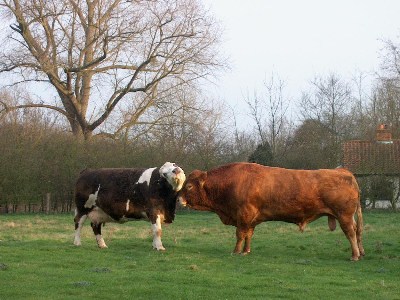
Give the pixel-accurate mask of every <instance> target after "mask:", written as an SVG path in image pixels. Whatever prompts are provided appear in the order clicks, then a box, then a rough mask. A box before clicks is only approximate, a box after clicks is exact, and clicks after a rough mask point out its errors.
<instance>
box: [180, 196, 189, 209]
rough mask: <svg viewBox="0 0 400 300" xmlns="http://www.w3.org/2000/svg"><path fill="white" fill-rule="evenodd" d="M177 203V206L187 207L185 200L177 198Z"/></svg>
mask: <svg viewBox="0 0 400 300" xmlns="http://www.w3.org/2000/svg"><path fill="white" fill-rule="evenodd" d="M178 201H179V204H180V205H182V206H183V207H185V206H186V205H187V202H186V200H185V199H183V198H182V197H178Z"/></svg>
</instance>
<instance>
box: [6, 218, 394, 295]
mask: <svg viewBox="0 0 400 300" xmlns="http://www.w3.org/2000/svg"><path fill="white" fill-rule="evenodd" d="M399 217H400V214H398V213H382V212H365V213H364V222H365V228H364V247H365V250H366V256H365V257H364V258H363V259H362V260H361V261H359V262H351V261H350V260H349V259H350V256H351V250H350V245H349V242H348V241H347V239H346V238H345V236H344V234H343V232H342V231H341V230H340V227H338V228H337V229H336V231H334V232H330V231H329V229H328V227H327V220H326V218H321V219H319V220H317V221H315V222H314V223H311V224H310V225H309V226H308V227H307V228H306V230H305V231H304V232H303V233H301V232H299V231H298V228H297V226H295V225H293V224H287V223H282V222H267V223H263V224H260V225H259V226H257V227H256V230H255V234H254V237H253V242H252V252H251V253H250V254H249V255H246V256H241V255H233V254H232V253H231V252H232V250H233V248H234V245H235V228H234V227H231V226H225V225H223V224H222V223H221V221H220V220H219V218H218V217H217V216H216V215H215V214H213V213H206V212H193V211H184V212H179V213H178V215H177V216H176V220H175V222H174V223H173V224H171V225H170V226H164V227H163V237H162V240H163V244H164V246H165V247H166V248H167V251H165V252H157V251H155V250H153V249H152V246H151V242H152V237H151V230H150V224H149V223H147V222H131V223H126V224H107V225H106V226H105V227H104V228H102V230H103V236H104V239H105V241H106V243H107V245H108V247H109V248H107V249H99V248H98V247H97V244H96V240H95V237H94V235H93V232H92V230H91V228H90V224H89V222H87V223H86V224H85V226H84V228H83V231H82V246H80V247H76V246H74V245H73V235H74V224H73V216H72V215H0V282H1V284H0V295H1V296H0V298H1V299H55V298H57V299H78V298H82V299H98V298H102V299H115V298H119V299H132V298H135V299H154V298H160V297H162V298H165V299H200V298H201V299H298V298H299V297H306V298H309V299H329V298H335V299H398V297H399V296H398V295H400V285H399V284H398V278H400V231H399V230H398V223H399Z"/></svg>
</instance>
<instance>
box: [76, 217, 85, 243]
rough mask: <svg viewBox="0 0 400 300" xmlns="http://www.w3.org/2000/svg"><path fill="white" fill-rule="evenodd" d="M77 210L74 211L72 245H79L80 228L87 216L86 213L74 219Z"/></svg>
mask: <svg viewBox="0 0 400 300" xmlns="http://www.w3.org/2000/svg"><path fill="white" fill-rule="evenodd" d="M77 214H78V213H77V211H75V238H74V245H76V246H80V245H81V229H82V226H83V223H85V220H86V218H87V215H83V216H81V217H80V218H79V220H77V219H76V217H77Z"/></svg>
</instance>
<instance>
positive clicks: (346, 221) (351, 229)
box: [339, 216, 360, 261]
mask: <svg viewBox="0 0 400 300" xmlns="http://www.w3.org/2000/svg"><path fill="white" fill-rule="evenodd" d="M339 223H340V227H341V228H342V230H343V232H344V234H345V235H346V237H347V239H348V240H349V242H350V245H351V250H352V256H351V260H353V261H357V260H358V259H359V257H360V250H359V249H358V243H357V237H356V231H355V226H356V225H355V221H354V218H353V216H349V217H346V216H345V217H343V216H342V217H341V218H340V219H339Z"/></svg>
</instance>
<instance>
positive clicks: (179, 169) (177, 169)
mask: <svg viewBox="0 0 400 300" xmlns="http://www.w3.org/2000/svg"><path fill="white" fill-rule="evenodd" d="M180 172H182V170H181V168H175V169H174V170H173V171H172V173H174V174H179V173H180Z"/></svg>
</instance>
